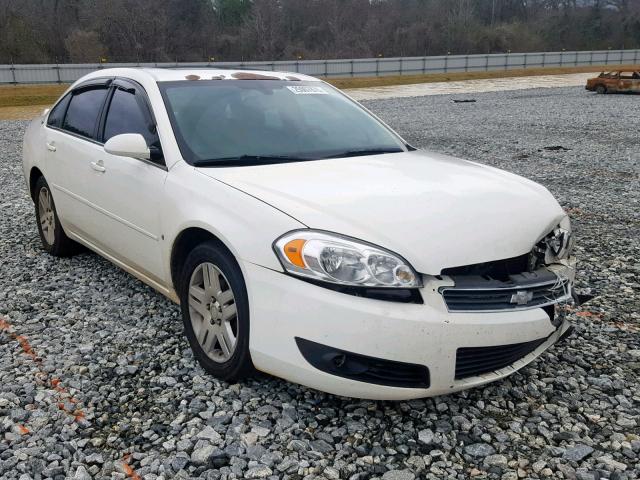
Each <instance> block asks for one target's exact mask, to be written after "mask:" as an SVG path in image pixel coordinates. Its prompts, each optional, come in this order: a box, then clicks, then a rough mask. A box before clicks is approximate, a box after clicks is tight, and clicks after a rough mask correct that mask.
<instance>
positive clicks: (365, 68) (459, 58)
mask: <svg viewBox="0 0 640 480" xmlns="http://www.w3.org/2000/svg"><path fill="white" fill-rule="evenodd" d="M639 61H640V50H598V51H582V52H540V53H497V54H489V55H444V56H436V57H395V58H358V59H348V60H344V59H343V60H300V61H278V62H211V63H207V62H202V63H86V64H46V65H44V64H43V65H0V84H3V83H4V84H20V83H71V82H74V81H75V80H77V79H78V78H80V77H82V76H83V75H85V74H87V73H89V72H92V71H94V70H98V69H103V68H112V67H159V68H175V67H179V68H185V67H186V68H206V67H213V68H247V69H249V68H251V69H256V70H282V71H289V72H299V73H304V74H307V75H313V76H316V77H370V76H384V75H412V74H423V73H448V72H484V71H495V70H513V69H526V68H545V67H577V66H588V65H619V64H628V65H631V64H634V65H637V64H638V62H639Z"/></svg>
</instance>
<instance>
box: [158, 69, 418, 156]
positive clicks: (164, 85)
mask: <svg viewBox="0 0 640 480" xmlns="http://www.w3.org/2000/svg"><path fill="white" fill-rule="evenodd" d="M228 82H231V83H237V84H246V83H248V81H247V80H239V79H215V80H197V81H193V80H192V81H188V80H169V81H158V82H156V83H157V85H158V89H159V91H160V95H161V97H162V101H163V104H164V108H165V110H166V112H167V116H168V117H169V123H170V124H171V130H172V131H173V136H174V138H175V140H176V143H177V144H178V148H179V149H180V153H181V155H182V158H183V159H184V161H185V162H186V163H188V164H189V165H191V166H195V167H205V168H206V167H216V168H220V167H234V166H238V167H240V166H248V165H249V164H251V163H250V162H247V164H245V165H243V164H242V162H241V163H239V164H237V165H234V164H231V163H230V162H229V160H230V159H228V158H225V159H219V160H221V161H223V163H221V164H219V165H216V164H215V161H216V159H211V160H200V161H198V160H195V158H196V157H197V155H196V154H195V153H194V152H193V151H192V150H191V148H190V147H189V145H188V143H187V142H186V140H185V139H184V138H183V137H182V134H181V133H180V129H179V128H178V123H177V120H176V118H175V115H174V113H173V109H172V108H171V102H170V101H169V98H168V95H167V89H168V88H170V87H174V86H183V85H185V84H187V83H188V84H189V86H196V87H206V86H222V85H225V84H227V83H228ZM260 82H265V83H267V82H273V83H281V84H288V83H293V84H295V85H299V84H301V83H317V84H321V85H322V86H323V87H327V88H330V89H331V90H333V91H334V92H336V93H337V94H338V95H340V96H342V97H343V98H344V99H346V100H348V101H349V103H351V104H352V105H354V106H355V107H356V108H359V109H360V110H362V111H363V112H364V113H365V114H367V115H368V116H369V117H370V118H371V119H372V120H374V121H375V122H376V123H378V124H379V125H380V126H381V127H383V128H384V129H385V130H386V131H387V132H389V134H390V135H391V136H392V137H393V138H394V139H395V140H396V142H398V148H399V149H400V150H399V151H398V152H397V153H400V152H407V151H412V150H415V148H414V147H412V146H411V145H410V144H409V143H407V142H406V141H405V140H404V139H403V138H402V137H401V136H400V135H398V134H397V133H396V132H395V131H394V130H393V129H392V128H391V127H389V126H388V125H387V124H386V123H384V122H383V121H382V120H381V119H380V118H378V116H377V115H375V114H374V113H373V112H371V111H370V110H369V109H367V108H366V107H364V106H363V105H361V104H360V103H358V102H357V101H355V100H354V99H352V98H351V97H349V96H348V95H346V94H344V93H343V92H342V91H341V90H340V89H338V88H336V87H334V86H333V85H331V84H329V83H326V82H323V81H321V80H302V81H300V80H298V81H295V82H293V81H290V80H283V79H278V80H260ZM375 148H376V146H374V145H372V146H371V149H375ZM337 153H338V152H335V153H334V154H332V153H331V152H318V155H317V156H316V155H313V156H309V157H308V158H307V156H304V157H293V156H292V157H291V159H290V160H287V161H283V160H275V161H273V162H269V161H266V162H263V163H253V164H251V165H271V164H274V163H290V162H294V161H295V162H307V161H316V160H326V159H328V158H342V157H341V156H339V155H337ZM381 153H383V152H381ZM384 153H396V152H384ZM323 154H324V155H323ZM270 156H272V155H264V157H265V158H266V157H270ZM240 157H242V156H240ZM280 157H282V156H280ZM348 157H354V155H346V156H345V158H348ZM236 158H239V157H236ZM202 163H205V164H206V165H203V164H202Z"/></svg>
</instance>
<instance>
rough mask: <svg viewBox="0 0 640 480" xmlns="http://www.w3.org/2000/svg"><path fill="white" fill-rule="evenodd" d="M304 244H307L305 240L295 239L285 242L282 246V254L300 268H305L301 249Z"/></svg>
mask: <svg viewBox="0 0 640 480" xmlns="http://www.w3.org/2000/svg"><path fill="white" fill-rule="evenodd" d="M305 243H307V241H306V240H300V239H296V240H291V241H290V242H287V243H286V244H285V246H284V254H285V255H286V256H287V258H288V259H289V261H290V262H291V263H293V264H294V265H296V266H298V267H300V268H307V266H306V265H305V263H304V259H303V258H302V249H303V247H304V244H305Z"/></svg>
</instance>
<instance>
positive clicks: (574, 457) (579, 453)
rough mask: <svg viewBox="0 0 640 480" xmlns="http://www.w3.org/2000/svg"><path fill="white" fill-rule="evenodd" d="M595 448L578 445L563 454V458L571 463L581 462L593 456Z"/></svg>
mask: <svg viewBox="0 0 640 480" xmlns="http://www.w3.org/2000/svg"><path fill="white" fill-rule="evenodd" d="M592 453H593V448H591V447H590V446H588V445H583V444H578V445H576V446H575V447H571V448H568V449H567V450H565V452H564V453H563V454H562V458H564V459H565V460H569V461H571V462H579V461H580V460H582V459H583V458H585V457H587V456H589V455H591V454H592Z"/></svg>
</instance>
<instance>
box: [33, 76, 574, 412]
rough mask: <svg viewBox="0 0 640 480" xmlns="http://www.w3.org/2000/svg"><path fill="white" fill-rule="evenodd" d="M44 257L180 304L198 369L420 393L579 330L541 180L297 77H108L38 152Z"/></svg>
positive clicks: (344, 388)
mask: <svg viewBox="0 0 640 480" xmlns="http://www.w3.org/2000/svg"><path fill="white" fill-rule="evenodd" d="M23 162H24V175H25V177H26V180H27V185H28V188H29V192H30V194H31V198H32V199H33V201H34V203H35V213H36V219H37V223H38V229H39V233H40V238H41V240H42V245H43V247H44V250H46V251H47V252H49V253H50V254H51V255H55V256H63V255H71V254H73V253H74V252H76V251H77V247H78V246H79V244H82V245H84V246H86V247H88V248H89V249H91V250H93V251H95V252H97V253H98V254H100V255H102V256H104V257H106V258H107V259H109V260H110V261H112V262H113V263H115V264H116V265H118V266H119V267H121V268H123V269H124V270H126V271H127V272H129V273H131V274H132V275H135V276H136V277H137V278H139V279H140V280H142V281H143V282H145V283H147V284H148V285H150V286H151V287H153V288H154V289H156V290H157V291H159V292H161V293H162V294H164V295H166V296H167V297H169V298H170V299H172V300H174V301H175V302H177V303H179V304H180V305H181V309H182V317H183V320H184V329H185V334H186V337H187V339H188V341H189V344H190V345H191V348H192V349H193V352H194V356H195V358H196V359H197V360H198V361H199V362H200V364H201V365H202V367H203V368H204V369H205V370H206V371H207V372H210V373H211V374H213V375H215V376H216V377H219V378H221V379H224V380H229V381H231V380H238V379H241V378H242V377H244V376H246V375H248V374H251V372H252V371H253V369H254V368H255V369H257V370H261V371H263V372H267V373H270V374H273V375H276V376H279V377H282V378H285V379H288V380H290V381H294V382H298V383H301V384H304V385H307V386H310V387H313V388H317V389H320V390H323V391H326V392H331V393H335V394H340V395H348V396H353V397H362V398H374V399H408V398H415V397H424V396H432V395H440V394H444V393H449V392H455V391H458V390H462V389H465V388H469V387H472V386H477V385H481V384H485V383H487V382H490V381H493V380H497V379H500V378H502V377H505V376H506V375H509V374H510V373H513V372H514V371H516V370H517V369H519V368H521V367H522V366H524V365H526V364H527V363H529V362H530V361H532V360H533V359H534V358H536V357H538V356H539V355H540V354H541V353H542V352H543V351H544V350H545V349H547V348H548V347H549V346H551V345H552V344H554V343H555V342H556V341H558V340H560V339H561V338H563V337H564V336H566V335H567V334H568V333H569V332H570V330H571V327H570V325H569V324H568V322H567V321H566V320H565V319H564V317H563V315H561V312H562V309H561V308H558V306H557V304H559V303H563V302H567V301H570V299H571V296H572V284H573V281H574V272H575V262H574V259H573V257H572V256H571V248H572V243H573V241H572V236H571V227H570V223H569V219H568V217H567V216H566V214H565V213H564V211H563V210H562V208H561V207H560V206H559V205H558V203H557V202H556V200H555V199H554V198H553V196H552V195H551V194H550V193H549V192H548V191H547V190H546V189H545V188H544V187H542V186H540V185H538V184H536V183H534V182H531V181H529V180H526V179H524V178H521V177H519V176H516V175H513V174H510V173H507V172H504V171H501V170H497V169H495V168H491V167H487V166H483V165H479V164H477V163H472V162H469V161H465V160H459V159H457V158H452V157H448V156H445V155H440V154H436V153H432V152H425V151H419V150H416V149H415V148H413V147H411V146H410V145H409V144H407V142H405V141H404V140H403V139H402V138H400V137H399V136H398V135H397V134H396V133H395V132H393V131H392V130H391V129H390V128H389V127H388V126H386V125H385V124H384V123H383V122H381V121H380V120H379V119H378V118H376V117H375V116H374V115H373V114H372V113H371V112H369V111H367V110H366V109H365V108H363V107H362V106H361V105H359V104H358V103H356V102H354V101H353V100H351V99H350V98H349V97H347V96H345V95H344V94H342V93H340V92H339V91H338V90H336V89H335V88H333V87H332V86H330V85H328V84H327V83H325V82H322V81H320V80H318V79H315V78H311V77H307V76H304V75H300V74H291V73H277V72H274V73H272V72H269V73H265V72H255V71H254V72H251V71H234V70H208V69H204V70H188V71H187V70H179V69H175V70H170V69H129V68H125V69H108V70H101V71H98V72H95V73H92V74H90V75H87V76H85V77H83V78H82V79H80V80H78V81H77V82H76V83H74V84H73V85H72V86H71V87H70V88H69V90H68V91H67V92H66V93H65V94H64V95H63V96H62V97H61V98H60V100H58V102H57V103H56V104H55V106H54V107H53V108H52V109H51V111H46V112H45V113H44V114H43V115H42V116H41V117H39V118H37V119H36V120H34V121H33V122H32V123H31V124H30V126H29V127H28V129H27V132H26V135H25V139H24V159H23Z"/></svg>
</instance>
